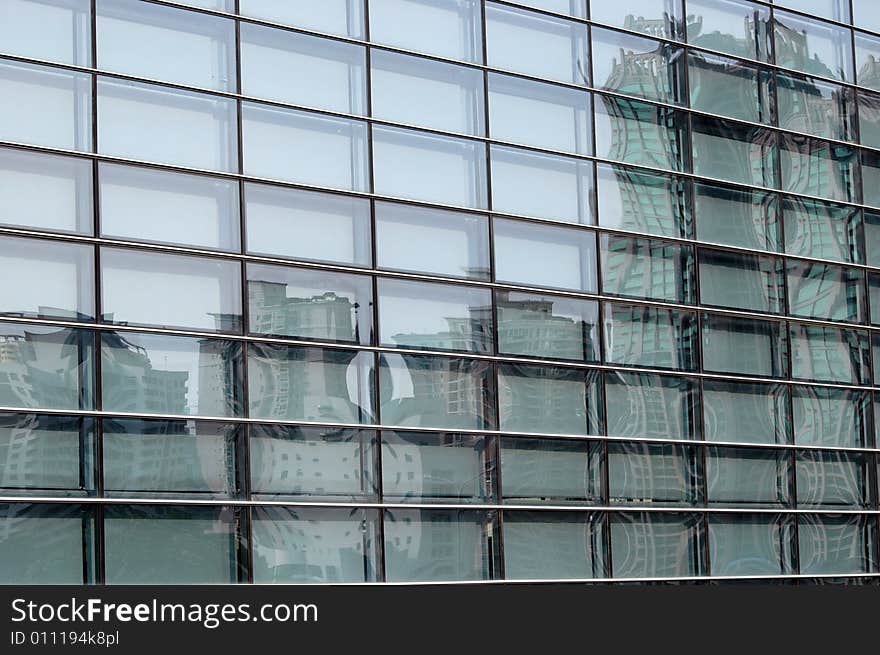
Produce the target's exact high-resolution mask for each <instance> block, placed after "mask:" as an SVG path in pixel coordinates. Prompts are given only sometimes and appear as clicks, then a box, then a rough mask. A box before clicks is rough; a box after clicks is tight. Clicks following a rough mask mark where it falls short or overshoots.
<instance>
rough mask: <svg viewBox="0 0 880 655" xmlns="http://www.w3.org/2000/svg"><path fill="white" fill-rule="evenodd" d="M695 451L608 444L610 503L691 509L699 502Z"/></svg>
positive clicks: (652, 446) (680, 448) (673, 447)
mask: <svg viewBox="0 0 880 655" xmlns="http://www.w3.org/2000/svg"><path fill="white" fill-rule="evenodd" d="M699 484H700V478H699V473H698V471H697V460H696V451H695V450H694V449H693V448H691V447H688V446H682V445H680V444H648V443H617V442H609V444H608V502H609V503H611V504H636V505H642V504H645V503H662V504H665V505H675V504H685V505H690V504H693V503H696V502H698V501H699V497H700V492H699V486H698V485H699Z"/></svg>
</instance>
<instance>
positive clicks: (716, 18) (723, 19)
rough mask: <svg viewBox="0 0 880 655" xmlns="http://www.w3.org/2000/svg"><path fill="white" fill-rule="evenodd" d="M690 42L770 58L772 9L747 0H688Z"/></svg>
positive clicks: (730, 53)
mask: <svg viewBox="0 0 880 655" xmlns="http://www.w3.org/2000/svg"><path fill="white" fill-rule="evenodd" d="M687 13H688V18H687V20H686V21H685V22H686V25H687V40H688V43H691V44H693V45H696V46H699V47H701V48H708V49H710V50H718V51H720V52H726V53H727V54H729V55H734V56H735V57H747V58H749V59H757V60H759V61H769V60H770V29H769V25H770V10H769V8H768V7H766V6H763V5H758V4H754V3H752V2H748V1H746V0H687Z"/></svg>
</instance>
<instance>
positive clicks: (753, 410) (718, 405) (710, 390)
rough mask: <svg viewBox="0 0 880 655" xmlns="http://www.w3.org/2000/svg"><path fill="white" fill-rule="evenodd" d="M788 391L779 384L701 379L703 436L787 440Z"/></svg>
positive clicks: (745, 440) (743, 440)
mask: <svg viewBox="0 0 880 655" xmlns="http://www.w3.org/2000/svg"><path fill="white" fill-rule="evenodd" d="M796 388H797V387H796ZM788 394H789V391H788V387H787V386H783V385H781V384H759V383H753V382H725V381H720V380H703V423H704V425H705V429H706V433H705V439H706V440H707V441H724V442H740V443H771V444H772V443H788V441H789V436H788V435H789V434H790V433H791V420H790V419H789V418H788V402H789V401H788Z"/></svg>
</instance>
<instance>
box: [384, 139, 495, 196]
mask: <svg viewBox="0 0 880 655" xmlns="http://www.w3.org/2000/svg"><path fill="white" fill-rule="evenodd" d="M373 161H374V169H375V172H374V175H375V183H374V184H375V190H376V193H379V194H382V195H386V196H396V197H398V198H415V199H417V200H427V201H429V202H436V203H442V204H444V205H457V206H460V207H474V208H478V209H484V208H485V207H486V199H487V198H486V197H487V195H488V193H487V178H486V144H485V143H482V142H480V141H470V140H466V139H456V138H452V137H442V136H437V135H433V134H426V133H423V132H415V131H411V130H401V129H397V128H391V127H378V126H374V127H373ZM425 171H430V172H431V174H430V175H425Z"/></svg>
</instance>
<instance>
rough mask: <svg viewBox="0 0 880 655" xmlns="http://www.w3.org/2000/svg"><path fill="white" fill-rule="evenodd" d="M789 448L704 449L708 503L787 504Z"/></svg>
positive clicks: (747, 505)
mask: <svg viewBox="0 0 880 655" xmlns="http://www.w3.org/2000/svg"><path fill="white" fill-rule="evenodd" d="M791 460H792V457H791V451H789V450H773V449H771V448H719V447H717V446H712V447H709V448H707V449H706V484H707V488H708V493H709V497H708V499H707V500H708V502H709V504H710V505H714V506H720V507H767V506H769V507H787V506H789V503H790V502H791V499H790V489H789V483H790V476H791V466H792V462H791Z"/></svg>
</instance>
